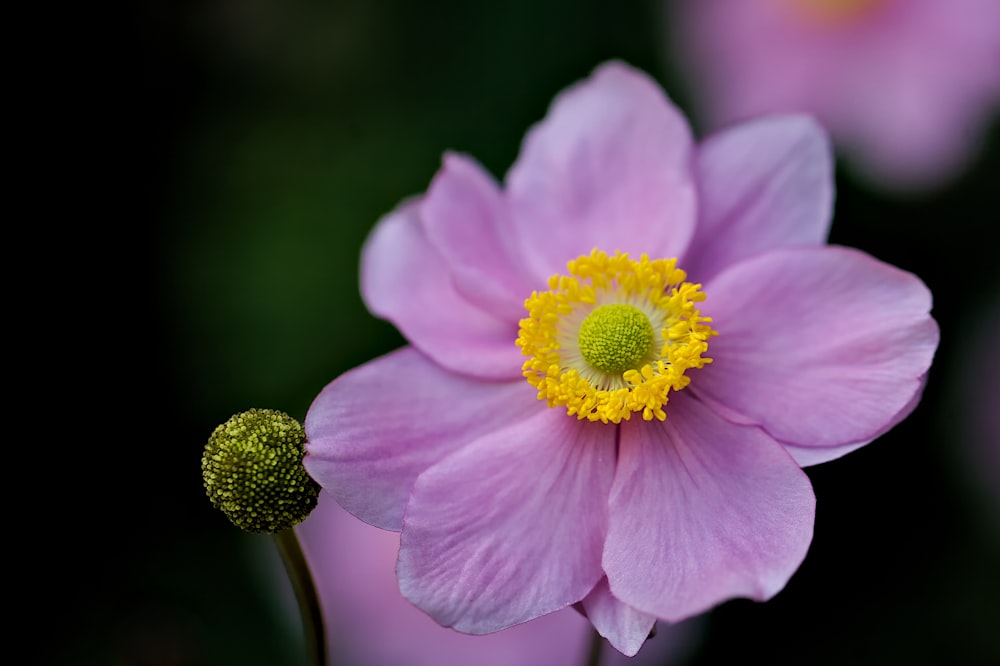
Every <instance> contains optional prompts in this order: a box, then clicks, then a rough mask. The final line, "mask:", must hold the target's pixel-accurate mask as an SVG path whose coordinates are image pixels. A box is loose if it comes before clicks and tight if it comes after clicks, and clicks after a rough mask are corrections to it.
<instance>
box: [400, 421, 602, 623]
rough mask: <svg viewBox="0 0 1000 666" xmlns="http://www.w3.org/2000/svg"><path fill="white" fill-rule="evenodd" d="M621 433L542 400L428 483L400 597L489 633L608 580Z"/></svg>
mask: <svg viewBox="0 0 1000 666" xmlns="http://www.w3.org/2000/svg"><path fill="white" fill-rule="evenodd" d="M614 460H615V428H614V426H610V425H604V424H595V423H590V422H588V421H584V422H581V421H577V420H576V419H573V418H570V417H567V416H566V414H565V412H563V411H561V410H558V409H548V408H546V407H545V406H544V405H541V404H539V405H538V406H537V409H536V411H535V412H534V415H533V416H530V417H528V416H527V415H525V417H522V418H521V419H519V420H512V421H511V424H510V426H509V427H508V428H506V429H504V430H498V431H495V432H491V433H489V434H486V435H484V436H483V437H481V438H480V439H478V440H476V441H475V442H473V443H472V444H470V445H468V446H466V447H464V448H463V449H461V450H459V451H458V452H456V453H455V454H453V455H451V456H448V457H447V458H445V459H444V460H442V461H441V462H439V463H438V464H436V465H435V466H433V467H431V468H430V469H428V470H427V471H426V472H424V473H423V474H421V475H420V477H419V478H418V479H417V482H416V484H415V485H414V487H413V493H412V495H411V498H410V503H409V504H408V505H407V508H406V515H405V516H404V519H403V535H402V540H401V546H400V553H399V563H398V567H397V573H398V576H399V581H400V589H401V590H402V592H403V595H404V596H406V597H407V598H408V599H410V600H411V601H412V602H413V603H415V604H416V605H417V606H419V607H420V608H422V609H423V610H424V611H426V612H427V613H429V614H430V615H431V617H433V618H434V619H435V620H437V621H438V622H439V623H440V624H442V625H444V626H446V627H454V628H455V629H457V630H459V631H464V632H467V633H474V634H484V633H489V632H493V631H498V630H500V629H504V628H506V627H510V626H513V625H515V624H518V623H520V622H524V621H526V620H530V619H532V618H535V617H538V616H540V615H544V614H546V613H550V612H552V611H555V610H559V609H560V608H565V607H566V606H569V605H570V604H572V603H575V602H577V601H579V600H580V599H582V598H583V597H584V596H586V594H587V593H588V592H590V590H591V589H592V588H593V587H594V585H595V584H596V583H597V581H598V580H600V578H601V576H602V572H601V561H600V560H601V547H602V544H603V541H604V531H605V527H606V524H607V498H608V491H609V489H610V487H611V478H612V476H613V473H614Z"/></svg>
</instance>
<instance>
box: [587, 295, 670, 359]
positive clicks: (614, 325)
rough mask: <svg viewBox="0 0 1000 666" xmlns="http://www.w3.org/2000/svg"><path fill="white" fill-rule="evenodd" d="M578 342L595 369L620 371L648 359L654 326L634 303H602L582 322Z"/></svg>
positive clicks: (651, 346)
mask: <svg viewBox="0 0 1000 666" xmlns="http://www.w3.org/2000/svg"><path fill="white" fill-rule="evenodd" d="M577 344H578V345H579V347H580V353H581V354H583V358H584V359H585V360H586V361H587V363H589V364H590V365H591V366H593V367H594V368H595V369H597V370H600V371H602V372H606V373H608V374H620V373H622V372H625V371H626V370H633V369H635V368H636V367H637V365H641V363H640V362H641V361H643V360H645V358H646V356H647V355H648V354H649V352H650V350H651V349H652V348H653V325H652V324H651V323H650V322H649V317H647V316H646V315H644V314H643V313H642V310H640V309H639V308H637V307H635V306H634V305H627V304H625V303H612V304H610V305H600V306H598V307H596V308H594V310H593V311H592V312H591V313H590V314H589V315H587V316H586V317H585V318H584V320H583V322H581V323H580V332H579V334H578V335H577Z"/></svg>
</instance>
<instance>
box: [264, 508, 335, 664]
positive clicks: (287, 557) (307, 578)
mask: <svg viewBox="0 0 1000 666" xmlns="http://www.w3.org/2000/svg"><path fill="white" fill-rule="evenodd" d="M272 536H273V537H274V543H275V545H276V546H277V547H278V552H279V553H280V554H281V560H282V562H284V564H285V571H286V572H288V578H289V580H290V581H291V583H292V589H293V590H294V591H295V599H296V600H297V601H298V603H299V612H300V613H301V614H302V628H303V630H304V631H305V640H306V663H307V664H309V665H310V666H332V664H331V663H327V661H326V637H325V635H324V632H323V611H322V609H321V608H320V605H319V597H318V596H317V595H316V586H315V584H314V583H313V578H312V574H311V573H310V571H309V564H308V562H306V558H305V555H304V554H303V553H302V546H301V545H300V544H299V539H298V536H297V535H296V534H295V528H293V527H289V528H287V529H283V530H281V531H279V532H275V533H274V534H273V535H272Z"/></svg>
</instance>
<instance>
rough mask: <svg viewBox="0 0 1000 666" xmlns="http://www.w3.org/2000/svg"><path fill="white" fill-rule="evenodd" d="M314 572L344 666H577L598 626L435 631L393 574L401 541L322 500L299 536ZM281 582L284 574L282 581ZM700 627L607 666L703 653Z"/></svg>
mask: <svg viewBox="0 0 1000 666" xmlns="http://www.w3.org/2000/svg"><path fill="white" fill-rule="evenodd" d="M296 531H297V532H298V536H299V539H300V541H301V542H302V547H303V549H304V551H305V553H306V556H307V557H308V558H309V560H310V562H313V563H315V564H314V565H313V567H312V568H313V572H314V581H315V583H316V587H317V590H318V592H319V597H320V601H321V603H322V605H323V617H324V620H325V625H326V632H327V639H328V641H329V644H330V645H329V650H330V655H331V657H332V663H334V664H336V665H337V666H399V665H401V664H405V665H406V666H443V665H448V666H452V665H454V666H471V665H473V664H474V665H475V666H509V665H510V664H518V665H519V666H578V665H579V664H583V663H585V660H584V657H585V656H586V652H587V649H588V645H589V642H590V637H589V633H590V624H589V623H588V622H587V620H586V619H584V617H583V616H582V615H580V614H579V613H577V612H576V611H574V610H572V609H569V608H567V609H564V610H561V611H557V612H555V613H551V614H549V615H546V616H545V617H541V618H538V620H536V621H534V622H526V623H524V624H521V625H518V626H516V627H511V628H510V629H507V630H505V631H500V632H497V633H495V634H490V635H488V636H469V635H467V634H462V633H459V632H457V631H453V630H451V629H446V628H444V627H441V626H440V625H438V624H437V623H435V622H434V621H433V620H432V619H431V618H429V617H428V616H427V615H426V614H425V613H423V612H421V611H420V610H419V609H417V608H416V607H415V606H413V605H412V604H411V603H410V602H409V601H407V600H406V599H405V598H403V596H402V595H401V594H400V593H399V586H398V584H397V583H396V576H395V574H394V572H393V565H394V563H395V560H396V554H397V552H398V550H399V534H398V533H396V532H390V531H387V530H380V529H378V528H375V527H372V526H371V525H366V524H365V523H363V522H361V521H360V520H357V519H356V518H355V517H354V516H352V515H351V514H349V513H347V512H346V511H344V510H343V509H342V508H341V507H340V506H338V505H337V503H336V502H335V501H334V500H333V498H332V497H330V496H329V495H327V494H326V493H321V494H320V498H319V505H318V506H317V507H316V509H315V510H314V511H313V513H312V514H311V515H310V516H309V518H308V519H307V520H305V521H304V522H303V523H301V524H300V525H298V526H297V527H296ZM282 573H283V572H282ZM699 630H700V627H699V626H697V624H694V625H689V624H687V623H684V624H680V625H676V626H671V627H664V628H661V629H660V630H659V631H658V632H657V634H656V636H655V637H654V638H653V639H651V640H650V641H649V643H648V646H647V647H646V648H645V649H644V650H643V651H642V653H641V654H639V655H637V656H636V658H635V659H634V660H629V659H628V658H626V657H624V656H622V655H621V654H620V653H618V652H615V651H613V650H605V651H604V653H603V654H602V659H601V664H602V666H625V664H626V663H628V664H633V665H634V666H652V665H653V664H657V665H659V666H665V665H666V664H668V663H672V662H675V661H677V660H678V659H681V658H683V657H684V656H686V655H687V654H688V653H689V652H690V650H691V649H692V648H693V647H694V646H695V645H696V644H697V639H698V637H699Z"/></svg>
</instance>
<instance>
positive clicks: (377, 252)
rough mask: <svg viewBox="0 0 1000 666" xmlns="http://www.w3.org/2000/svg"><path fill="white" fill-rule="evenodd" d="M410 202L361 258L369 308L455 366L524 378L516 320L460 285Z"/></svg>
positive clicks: (378, 231) (383, 224) (382, 226)
mask: <svg viewBox="0 0 1000 666" xmlns="http://www.w3.org/2000/svg"><path fill="white" fill-rule="evenodd" d="M418 206H419V202H418V201H417V202H413V201H411V202H409V203H406V204H404V205H402V206H401V207H399V208H398V209H396V210H395V211H394V212H392V213H390V214H389V215H387V216H386V217H385V218H383V219H382V220H380V221H379V223H378V224H377V225H376V227H375V229H374V230H373V231H372V233H371V235H370V236H369V238H368V240H367V241H366V243H365V247H364V250H363V251H362V257H361V293H362V296H363V297H364V300H365V303H366V304H367V305H368V308H369V309H370V310H371V311H372V313H374V314H375V315H377V316H380V317H383V318H385V319H388V320H389V321H391V322H392V323H393V324H395V325H396V326H397V327H398V328H399V330H400V331H401V332H402V334H403V335H404V336H406V338H407V340H409V341H410V342H411V343H412V344H413V345H414V346H415V347H417V348H418V349H420V350H421V351H422V352H424V353H425V354H427V355H428V356H430V357H431V358H433V359H434V360H435V361H437V362H438V363H439V364H441V365H442V366H444V367H445V368H447V369H449V370H453V371H455V372H459V373H462V374H466V375H472V376H475V377H482V378H487V379H514V378H519V377H520V376H521V364H522V363H523V362H524V359H523V358H522V357H521V353H520V350H519V349H518V348H517V347H516V346H515V345H514V341H515V340H516V339H517V320H514V319H511V320H504V319H500V318H498V317H496V316H494V315H493V314H490V313H489V312H487V311H486V310H483V309H481V308H479V307H477V306H476V305H474V304H472V303H470V302H469V301H467V300H466V299H465V298H463V297H462V295H461V294H459V293H458V291H457V290H456V289H455V284H454V281H453V277H452V275H451V273H450V272H449V267H448V265H447V264H446V262H445V261H444V260H443V258H442V256H441V255H440V254H438V252H437V251H436V250H434V249H433V247H432V246H431V244H430V243H429V242H428V240H427V237H426V235H425V234H424V231H423V229H422V228H421V226H420V220H419V218H418V217H417V211H418Z"/></svg>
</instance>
